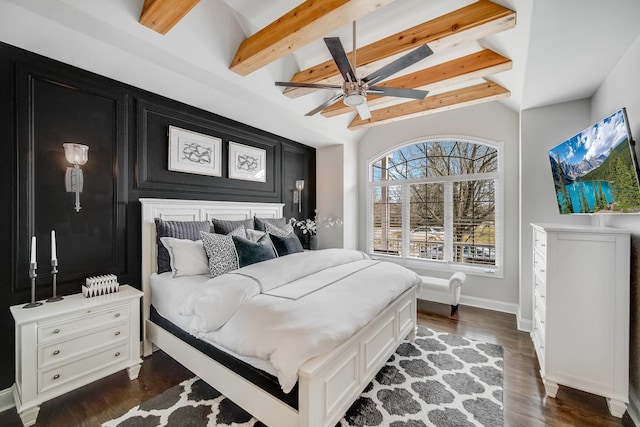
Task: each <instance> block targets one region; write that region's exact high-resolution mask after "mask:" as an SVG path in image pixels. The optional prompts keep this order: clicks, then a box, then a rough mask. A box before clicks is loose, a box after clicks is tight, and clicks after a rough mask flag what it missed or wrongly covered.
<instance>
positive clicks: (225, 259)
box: [200, 227, 245, 277]
mask: <svg viewBox="0 0 640 427" xmlns="http://www.w3.org/2000/svg"><path fill="white" fill-rule="evenodd" d="M244 234H245V232H244V228H243V227H238V228H236V229H235V230H233V231H232V232H231V233H229V234H227V235H225V234H215V233H207V232H204V231H201V232H200V236H202V243H203V244H204V249H205V251H207V257H208V258H209V273H210V274H211V277H216V276H219V275H221V274H224V273H227V272H229V271H232V270H237V269H238V254H237V253H236V248H235V246H234V245H233V237H235V236H244Z"/></svg>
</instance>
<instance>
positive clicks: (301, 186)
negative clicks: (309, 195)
mask: <svg viewBox="0 0 640 427" xmlns="http://www.w3.org/2000/svg"><path fill="white" fill-rule="evenodd" d="M296 190H298V191H302V190H304V180H299V181H296Z"/></svg>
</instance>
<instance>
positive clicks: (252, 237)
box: [245, 230, 266, 243]
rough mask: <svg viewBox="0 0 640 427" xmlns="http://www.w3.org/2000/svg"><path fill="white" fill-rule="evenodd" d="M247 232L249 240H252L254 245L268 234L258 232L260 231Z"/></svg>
mask: <svg viewBox="0 0 640 427" xmlns="http://www.w3.org/2000/svg"><path fill="white" fill-rule="evenodd" d="M245 231H246V232H247V239H249V240H251V241H252V242H254V243H255V242H257V241H258V240H260V238H261V237H262V236H264V235H265V234H266V232H264V231H258V230H245Z"/></svg>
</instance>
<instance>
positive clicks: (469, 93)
mask: <svg viewBox="0 0 640 427" xmlns="http://www.w3.org/2000/svg"><path fill="white" fill-rule="evenodd" d="M510 95H511V92H509V91H508V90H507V89H505V88H503V87H502V86H500V85H499V84H497V83H494V82H490V81H488V82H486V83H480V84H477V85H474V86H469V87H466V88H462V89H457V90H453V91H450V92H445V93H441V94H438V95H433V96H428V97H426V98H425V99H422V100H419V101H412V102H406V103H404V104H399V105H394V106H392V107H387V108H381V109H379V110H374V111H371V118H370V119H368V120H362V119H361V118H360V116H356V118H355V119H353V121H352V122H351V123H350V124H349V129H351V130H356V129H364V128H368V127H372V126H379V125H382V124H385V123H392V122H397V121H400V120H406V119H411V118H414V117H420V116H426V115H427V114H434V113H439V112H441V111H447V110H453V109H456V108H462V107H467V106H470V105H475V104H481V103H484V102H489V101H494V100H497V99H503V98H508V97H509V96H510Z"/></svg>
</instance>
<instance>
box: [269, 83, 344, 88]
mask: <svg viewBox="0 0 640 427" xmlns="http://www.w3.org/2000/svg"><path fill="white" fill-rule="evenodd" d="M276 86H284V87H308V88H311V89H334V90H335V89H342V85H325V84H313V83H295V82H276Z"/></svg>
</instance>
